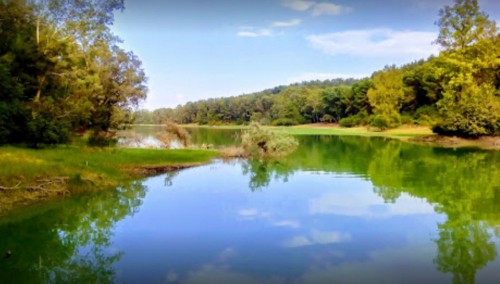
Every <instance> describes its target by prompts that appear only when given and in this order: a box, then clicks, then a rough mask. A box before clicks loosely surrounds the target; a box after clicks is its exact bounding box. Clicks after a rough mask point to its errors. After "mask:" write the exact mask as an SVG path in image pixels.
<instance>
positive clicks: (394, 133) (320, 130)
mask: <svg viewBox="0 0 500 284" xmlns="http://www.w3.org/2000/svg"><path fill="white" fill-rule="evenodd" d="M184 127H199V128H214V129H235V130H238V129H246V128H248V127H247V126H245V125H220V126H208V125H200V126H198V125H192V124H190V125H184ZM265 128H269V129H273V130H279V131H285V132H287V133H289V134H292V135H339V136H343V135H344V136H346V135H350V136H367V137H392V138H403V139H404V138H409V137H418V136H429V135H433V134H432V131H430V129H429V128H427V127H409V126H402V127H399V128H396V129H390V130H387V131H374V130H370V129H368V128H366V127H353V128H344V127H328V126H320V127H318V126H316V125H314V124H305V125H298V126H291V127H285V126H265Z"/></svg>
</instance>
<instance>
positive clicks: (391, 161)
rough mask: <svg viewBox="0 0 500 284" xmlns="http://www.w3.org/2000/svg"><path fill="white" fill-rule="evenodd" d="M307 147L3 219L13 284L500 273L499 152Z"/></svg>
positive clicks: (400, 278)
mask: <svg viewBox="0 0 500 284" xmlns="http://www.w3.org/2000/svg"><path fill="white" fill-rule="evenodd" d="M219 134H220V133H219ZM200 135H211V134H210V132H205V133H204V134H200ZM200 137H201V136H200ZM226 138H227V137H226ZM226 138H225V139H226ZM214 139H215V138H214ZM214 139H212V140H209V141H212V142H213V141H216V140H214ZM231 139H232V138H231ZM299 139H300V144H301V146H300V147H299V149H298V150H297V151H296V152H295V153H294V154H293V155H291V156H290V157H288V158H286V159H283V160H280V161H262V160H248V161H247V160H236V161H233V162H231V163H223V162H216V163H214V164H212V165H207V166H204V167H199V168H193V169H188V170H183V171H179V172H173V173H169V174H166V175H162V176H158V177H153V178H150V179H148V180H146V181H145V182H136V183H133V184H130V185H128V186H123V187H121V188H119V189H117V190H116V191H113V190H111V191H101V192H98V193H95V194H92V195H87V196H79V197H73V198H71V199H68V200H65V201H64V202H56V203H54V204H51V205H47V206H41V207H40V208H39V209H37V210H30V211H28V212H17V213H15V214H12V216H10V217H6V218H3V220H0V240H1V241H0V252H2V251H7V250H11V251H12V253H13V254H12V256H11V257H10V258H2V259H0V279H2V282H15V283H23V282H30V283H33V282H40V283H42V282H85V283H87V282H120V283H123V282H127V283H235V282H238V283H328V282H332V281H333V280H335V281H336V282H341V283H367V282H369V283H372V282H379V283H401V282H405V283H434V282H454V283H474V282H477V283H488V282H492V281H494V280H495V279H499V278H500V274H499V273H498V272H497V271H496V269H495V266H498V265H499V264H500V261H499V260H498V259H497V258H496V255H497V246H498V238H497V237H496V236H495V232H497V231H499V230H498V228H500V183H499V180H498V177H499V176H500V154H499V153H498V152H488V151H479V150H473V149H462V150H450V149H442V148H433V147H422V146H418V145H412V144H408V143H403V142H400V141H395V140H385V139H377V138H371V139H369V138H360V137H328V136H317V137H316V136H310V137H299ZM209 141H206V142H205V141H203V143H207V142H209ZM165 187H168V190H164V189H165ZM146 188H149V189H151V190H148V191H147V194H146ZM139 209H140V211H139ZM145 271H147V273H145ZM5 279H7V281H4V280H5Z"/></svg>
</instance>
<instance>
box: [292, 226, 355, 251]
mask: <svg viewBox="0 0 500 284" xmlns="http://www.w3.org/2000/svg"><path fill="white" fill-rule="evenodd" d="M349 240H351V235H350V234H346V233H341V232H337V231H333V232H322V231H318V230H312V231H311V233H310V234H309V236H302V235H301V236H295V237H293V238H291V239H289V240H287V241H285V242H284V243H283V246H284V247H289V248H296V247H305V246H312V245H327V244H335V243H342V242H346V241H349Z"/></svg>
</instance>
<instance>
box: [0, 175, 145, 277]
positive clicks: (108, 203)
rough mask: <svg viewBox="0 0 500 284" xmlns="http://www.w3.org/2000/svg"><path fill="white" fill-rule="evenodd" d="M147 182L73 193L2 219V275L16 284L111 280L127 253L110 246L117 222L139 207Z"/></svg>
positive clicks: (0, 225) (0, 274) (0, 223)
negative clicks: (62, 199) (7, 254)
mask: <svg viewBox="0 0 500 284" xmlns="http://www.w3.org/2000/svg"><path fill="white" fill-rule="evenodd" d="M145 194H146V188H145V187H144V186H142V182H141V181H136V182H132V183H130V184H127V185H124V186H122V187H119V188H117V189H116V190H102V191H99V192H96V193H95V194H92V195H85V196H80V197H73V198H70V199H68V200H64V201H60V202H56V203H54V204H52V205H50V206H43V207H41V208H40V210H36V209H35V210H33V209H28V210H26V209H25V210H23V212H15V214H13V216H15V219H10V218H9V217H6V218H3V220H0V236H1V243H0V251H7V250H10V251H11V252H12V256H11V257H10V258H2V259H0V279H4V280H6V281H8V280H9V279H16V283H47V282H51V283H52V282H57V283H61V282H62V283H68V282H71V283H111V282H113V280H114V274H115V272H114V269H113V264H114V263H116V262H117V261H118V260H119V259H120V257H121V256H122V253H121V252H118V251H113V250H112V249H110V246H111V243H110V239H111V237H112V234H113V225H114V224H115V223H116V222H118V221H119V220H121V219H123V218H125V217H126V216H131V215H133V214H135V213H137V212H138V211H139V207H140V205H141V204H142V199H143V198H144V196H145Z"/></svg>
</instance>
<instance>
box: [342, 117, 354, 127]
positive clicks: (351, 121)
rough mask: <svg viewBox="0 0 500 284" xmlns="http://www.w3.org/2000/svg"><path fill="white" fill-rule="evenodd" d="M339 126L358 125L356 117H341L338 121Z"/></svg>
mask: <svg viewBox="0 0 500 284" xmlns="http://www.w3.org/2000/svg"><path fill="white" fill-rule="evenodd" d="M339 124H340V126H342V127H354V126H357V125H359V122H358V118H357V117H356V116H349V117H345V118H342V119H341V120H340V121H339Z"/></svg>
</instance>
